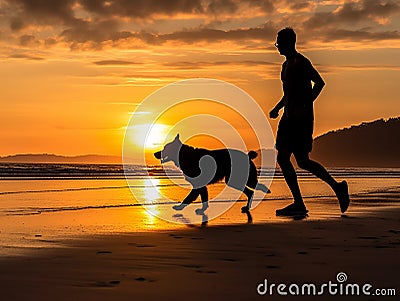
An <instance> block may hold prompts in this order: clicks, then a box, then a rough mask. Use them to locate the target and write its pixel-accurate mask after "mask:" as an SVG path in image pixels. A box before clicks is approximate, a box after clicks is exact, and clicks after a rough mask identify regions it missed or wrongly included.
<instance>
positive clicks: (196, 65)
mask: <svg viewBox="0 0 400 301" xmlns="http://www.w3.org/2000/svg"><path fill="white" fill-rule="evenodd" d="M163 66H166V67H172V68H175V69H182V70H184V69H203V68H209V67H215V66H272V67H276V66H278V67H280V66H281V64H279V63H274V62H267V61H251V60H243V61H215V62H209V61H197V62H192V61H180V62H173V63H164V64H163Z"/></svg>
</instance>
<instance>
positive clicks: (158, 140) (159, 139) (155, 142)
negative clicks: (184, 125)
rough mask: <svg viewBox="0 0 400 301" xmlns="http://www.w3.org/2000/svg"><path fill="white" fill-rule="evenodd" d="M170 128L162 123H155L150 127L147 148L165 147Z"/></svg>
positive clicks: (146, 142)
mask: <svg viewBox="0 0 400 301" xmlns="http://www.w3.org/2000/svg"><path fill="white" fill-rule="evenodd" d="M169 128H170V127H169V126H168V125H165V124H162V123H155V124H153V125H152V126H151V127H150V131H149V133H148V135H147V138H146V141H145V147H146V148H159V147H160V146H161V145H163V143H164V141H165V138H166V137H167V135H168V130H169Z"/></svg>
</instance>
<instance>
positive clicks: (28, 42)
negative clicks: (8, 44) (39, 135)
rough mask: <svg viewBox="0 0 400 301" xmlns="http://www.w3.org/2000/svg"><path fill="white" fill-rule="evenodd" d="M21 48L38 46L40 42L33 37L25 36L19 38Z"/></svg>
mask: <svg viewBox="0 0 400 301" xmlns="http://www.w3.org/2000/svg"><path fill="white" fill-rule="evenodd" d="M19 44H20V45H21V46H37V45H39V44H40V42H39V41H38V40H37V39H36V38H35V36H33V35H23V36H21V37H20V38H19Z"/></svg>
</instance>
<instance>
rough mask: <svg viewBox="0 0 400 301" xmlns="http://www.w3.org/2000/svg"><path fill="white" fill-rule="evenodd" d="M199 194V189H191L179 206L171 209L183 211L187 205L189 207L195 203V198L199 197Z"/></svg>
mask: <svg viewBox="0 0 400 301" xmlns="http://www.w3.org/2000/svg"><path fill="white" fill-rule="evenodd" d="M199 194H200V191H199V189H192V190H191V191H190V192H189V194H188V195H187V196H186V197H185V199H184V200H183V201H182V203H180V204H179V205H174V206H172V208H173V209H175V210H182V209H184V208H185V207H186V206H187V205H189V204H190V203H192V202H193V201H195V200H196V199H197V197H198V196H199Z"/></svg>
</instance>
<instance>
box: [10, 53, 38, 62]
mask: <svg viewBox="0 0 400 301" xmlns="http://www.w3.org/2000/svg"><path fill="white" fill-rule="evenodd" d="M9 58H12V59H26V60H34V61H42V60H44V58H42V57H39V56H34V55H30V54H12V55H10V56H9Z"/></svg>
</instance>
